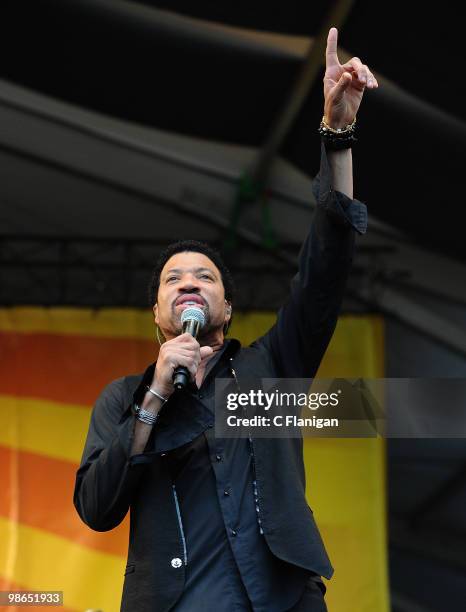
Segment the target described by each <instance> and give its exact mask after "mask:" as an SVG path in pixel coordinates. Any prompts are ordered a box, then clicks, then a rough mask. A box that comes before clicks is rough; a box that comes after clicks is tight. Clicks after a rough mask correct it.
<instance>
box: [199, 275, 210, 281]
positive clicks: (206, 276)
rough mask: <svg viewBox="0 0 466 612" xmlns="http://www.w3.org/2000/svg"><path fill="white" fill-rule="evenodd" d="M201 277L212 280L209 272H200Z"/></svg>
mask: <svg viewBox="0 0 466 612" xmlns="http://www.w3.org/2000/svg"><path fill="white" fill-rule="evenodd" d="M201 278H207V279H208V280H212V277H211V276H210V274H201Z"/></svg>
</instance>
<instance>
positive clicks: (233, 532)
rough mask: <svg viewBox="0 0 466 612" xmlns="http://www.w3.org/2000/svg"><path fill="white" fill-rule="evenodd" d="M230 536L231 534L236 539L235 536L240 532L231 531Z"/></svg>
mask: <svg viewBox="0 0 466 612" xmlns="http://www.w3.org/2000/svg"><path fill="white" fill-rule="evenodd" d="M230 534H231V535H232V536H233V537H235V536H236V535H237V534H238V532H237V531H235V530H234V529H230Z"/></svg>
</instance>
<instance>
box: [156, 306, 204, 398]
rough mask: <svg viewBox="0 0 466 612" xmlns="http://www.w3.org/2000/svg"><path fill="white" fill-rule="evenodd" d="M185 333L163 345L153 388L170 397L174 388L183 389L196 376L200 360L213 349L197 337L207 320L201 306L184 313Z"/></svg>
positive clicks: (182, 316)
mask: <svg viewBox="0 0 466 612" xmlns="http://www.w3.org/2000/svg"><path fill="white" fill-rule="evenodd" d="M181 323H182V326H183V333H182V334H180V335H179V336H177V337H176V338H173V339H172V340H168V341H167V342H164V343H163V344H162V346H161V347H160V351H159V356H158V359H157V366H156V369H155V373H154V380H153V383H152V385H151V386H152V388H153V389H155V390H156V391H157V392H158V393H160V394H161V395H163V397H166V398H168V397H169V396H170V395H171V394H172V393H173V392H174V391H175V389H183V388H184V387H185V386H186V385H187V384H188V382H189V380H190V378H194V377H195V376H196V372H197V370H198V368H199V364H200V363H201V359H202V358H203V357H205V356H207V355H210V354H211V353H212V352H213V349H212V347H210V346H200V345H199V342H198V341H197V340H196V336H197V334H198V333H199V331H200V329H202V327H203V325H204V323H205V315H204V312H203V311H202V310H201V309H200V308H196V307H189V308H186V309H185V310H184V311H183V312H182V314H181Z"/></svg>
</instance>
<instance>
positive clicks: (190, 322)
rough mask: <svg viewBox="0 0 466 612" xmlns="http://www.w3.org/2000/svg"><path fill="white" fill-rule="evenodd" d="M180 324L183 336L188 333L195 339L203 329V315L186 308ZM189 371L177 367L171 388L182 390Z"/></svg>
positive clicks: (192, 307) (196, 310) (183, 367)
mask: <svg viewBox="0 0 466 612" xmlns="http://www.w3.org/2000/svg"><path fill="white" fill-rule="evenodd" d="M181 324H182V326H183V334H185V333H188V334H191V336H193V338H197V335H198V333H199V332H200V330H201V329H202V328H203V327H204V324H205V314H204V311H203V310H201V308H196V307H195V306H188V308H185V309H184V310H183V312H182V313H181ZM189 378H190V376H189V370H188V368H186V367H185V366H178V367H177V368H176V369H175V371H174V372H173V386H174V387H175V389H178V390H180V389H184V388H185V387H186V385H187V384H188V382H189Z"/></svg>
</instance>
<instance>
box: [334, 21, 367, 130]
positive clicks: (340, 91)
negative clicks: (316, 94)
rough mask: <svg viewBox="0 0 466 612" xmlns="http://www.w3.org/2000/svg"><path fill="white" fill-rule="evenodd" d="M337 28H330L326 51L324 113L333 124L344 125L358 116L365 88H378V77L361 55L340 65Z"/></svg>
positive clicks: (335, 125) (336, 126)
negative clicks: (364, 62)
mask: <svg viewBox="0 0 466 612" xmlns="http://www.w3.org/2000/svg"><path fill="white" fill-rule="evenodd" d="M337 45H338V30H337V29H336V28H330V30H329V33H328V37H327V49H326V52H325V75H324V98H325V102H324V115H325V120H326V121H327V123H328V124H329V125H330V127H332V128H334V129H337V128H344V127H346V126H347V125H348V124H350V123H351V122H352V121H353V119H354V118H355V117H356V114H357V112H358V110H359V106H360V104H361V100H362V97H363V95H364V90H365V89H366V87H367V88H368V89H376V88H377V87H378V86H379V84H378V82H377V79H376V78H375V76H374V75H373V74H372V72H371V71H370V70H369V68H368V67H367V66H366V64H363V63H362V62H361V60H360V59H359V57H353V58H351V59H350V60H349V61H348V62H346V63H345V64H340V61H339V60H338V53H337Z"/></svg>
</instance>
